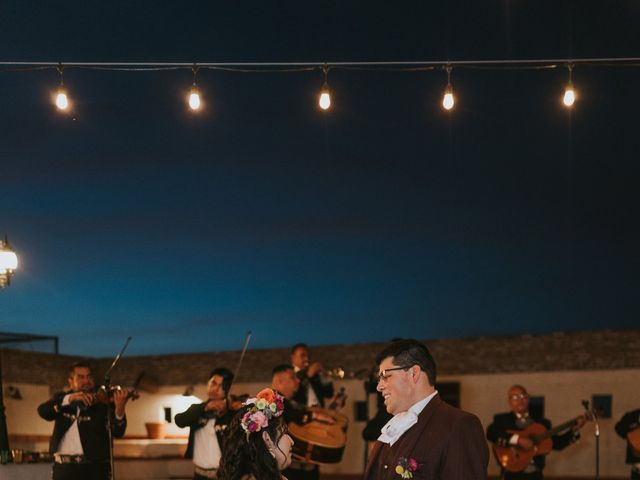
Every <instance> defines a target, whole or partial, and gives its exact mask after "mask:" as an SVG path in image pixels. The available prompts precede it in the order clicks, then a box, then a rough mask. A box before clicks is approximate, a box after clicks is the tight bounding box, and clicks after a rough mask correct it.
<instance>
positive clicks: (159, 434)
mask: <svg viewBox="0 0 640 480" xmlns="http://www.w3.org/2000/svg"><path fill="white" fill-rule="evenodd" d="M164 425H165V424H164V423H163V422H147V423H145V424H144V426H145V427H146V429H147V437H149V438H153V439H158V438H164Z"/></svg>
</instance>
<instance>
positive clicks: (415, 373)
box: [411, 365, 422, 383]
mask: <svg viewBox="0 0 640 480" xmlns="http://www.w3.org/2000/svg"><path fill="white" fill-rule="evenodd" d="M421 373H422V369H421V368H420V365H414V366H413V367H411V380H412V381H413V383H418V380H419V379H420V374H421Z"/></svg>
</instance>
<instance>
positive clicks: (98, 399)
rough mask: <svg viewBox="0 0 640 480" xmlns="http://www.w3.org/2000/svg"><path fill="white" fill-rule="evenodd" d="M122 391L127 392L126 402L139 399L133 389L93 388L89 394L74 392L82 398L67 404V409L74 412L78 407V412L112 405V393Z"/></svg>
mask: <svg viewBox="0 0 640 480" xmlns="http://www.w3.org/2000/svg"><path fill="white" fill-rule="evenodd" d="M122 391H126V392H127V397H126V398H127V401H129V400H137V399H138V398H140V394H139V393H138V392H137V391H136V390H135V389H126V388H122V387H121V386H120V385H113V386H111V387H109V389H107V388H106V387H104V386H102V387H98V388H95V389H93V390H91V391H89V392H74V393H76V394H77V393H80V394H82V397H83V398H81V399H79V400H74V401H72V402H71V403H69V407H71V409H73V410H75V409H76V408H77V407H79V408H80V410H86V409H87V408H89V407H91V406H92V405H96V404H103V405H113V404H114V401H113V397H114V393H115V392H122Z"/></svg>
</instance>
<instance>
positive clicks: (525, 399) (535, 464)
mask: <svg viewBox="0 0 640 480" xmlns="http://www.w3.org/2000/svg"><path fill="white" fill-rule="evenodd" d="M507 400H508V402H509V407H510V408H511V411H510V412H508V413H499V414H497V415H495V416H494V417H493V423H492V424H491V425H489V427H488V428H487V439H488V440H489V441H490V442H492V443H493V444H494V445H496V446H498V447H507V446H513V447H516V448H515V450H514V451H516V450H518V449H519V450H521V451H525V452H529V451H531V450H532V449H533V448H534V447H535V445H534V442H533V440H531V438H529V437H527V436H526V435H522V434H518V431H521V430H525V429H526V428H527V427H529V426H530V425H532V424H534V423H539V424H541V425H542V426H544V428H545V429H546V430H549V429H550V428H551V422H550V421H549V420H547V419H546V418H543V417H541V416H538V415H532V414H530V413H529V394H528V393H527V390H526V389H525V388H524V387H523V386H522V385H514V386H512V387H511V388H510V389H509V392H508V395H507ZM584 423H585V419H584V417H578V420H577V422H576V424H575V425H574V426H573V428H569V427H567V428H568V430H567V431H566V432H564V433H562V434H558V435H554V436H552V437H551V439H552V442H553V449H554V450H562V449H564V448H566V447H567V446H569V445H570V444H572V443H573V442H575V441H576V440H577V439H578V438H580V434H579V433H578V430H579V429H580V428H582V426H583V425H584ZM498 461H499V462H500V459H498ZM503 461H506V460H503ZM544 465H545V456H544V455H536V456H534V457H533V458H532V460H531V463H529V464H528V465H527V466H526V467H525V468H524V470H522V471H519V472H509V471H503V477H502V478H504V479H505V480H541V479H542V478H543V475H542V471H543V470H544ZM501 467H502V465H501Z"/></svg>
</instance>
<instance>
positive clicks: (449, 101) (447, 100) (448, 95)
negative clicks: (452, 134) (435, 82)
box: [442, 85, 455, 110]
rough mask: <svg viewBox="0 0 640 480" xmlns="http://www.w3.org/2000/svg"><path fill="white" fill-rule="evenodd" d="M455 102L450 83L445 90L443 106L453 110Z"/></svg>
mask: <svg viewBox="0 0 640 480" xmlns="http://www.w3.org/2000/svg"><path fill="white" fill-rule="evenodd" d="M454 104H455V100H454V98H453V89H452V88H451V85H449V86H448V87H447V89H446V90H445V92H444V97H442V107H443V108H444V109H445V110H451V109H452V108H453V106H454Z"/></svg>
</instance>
